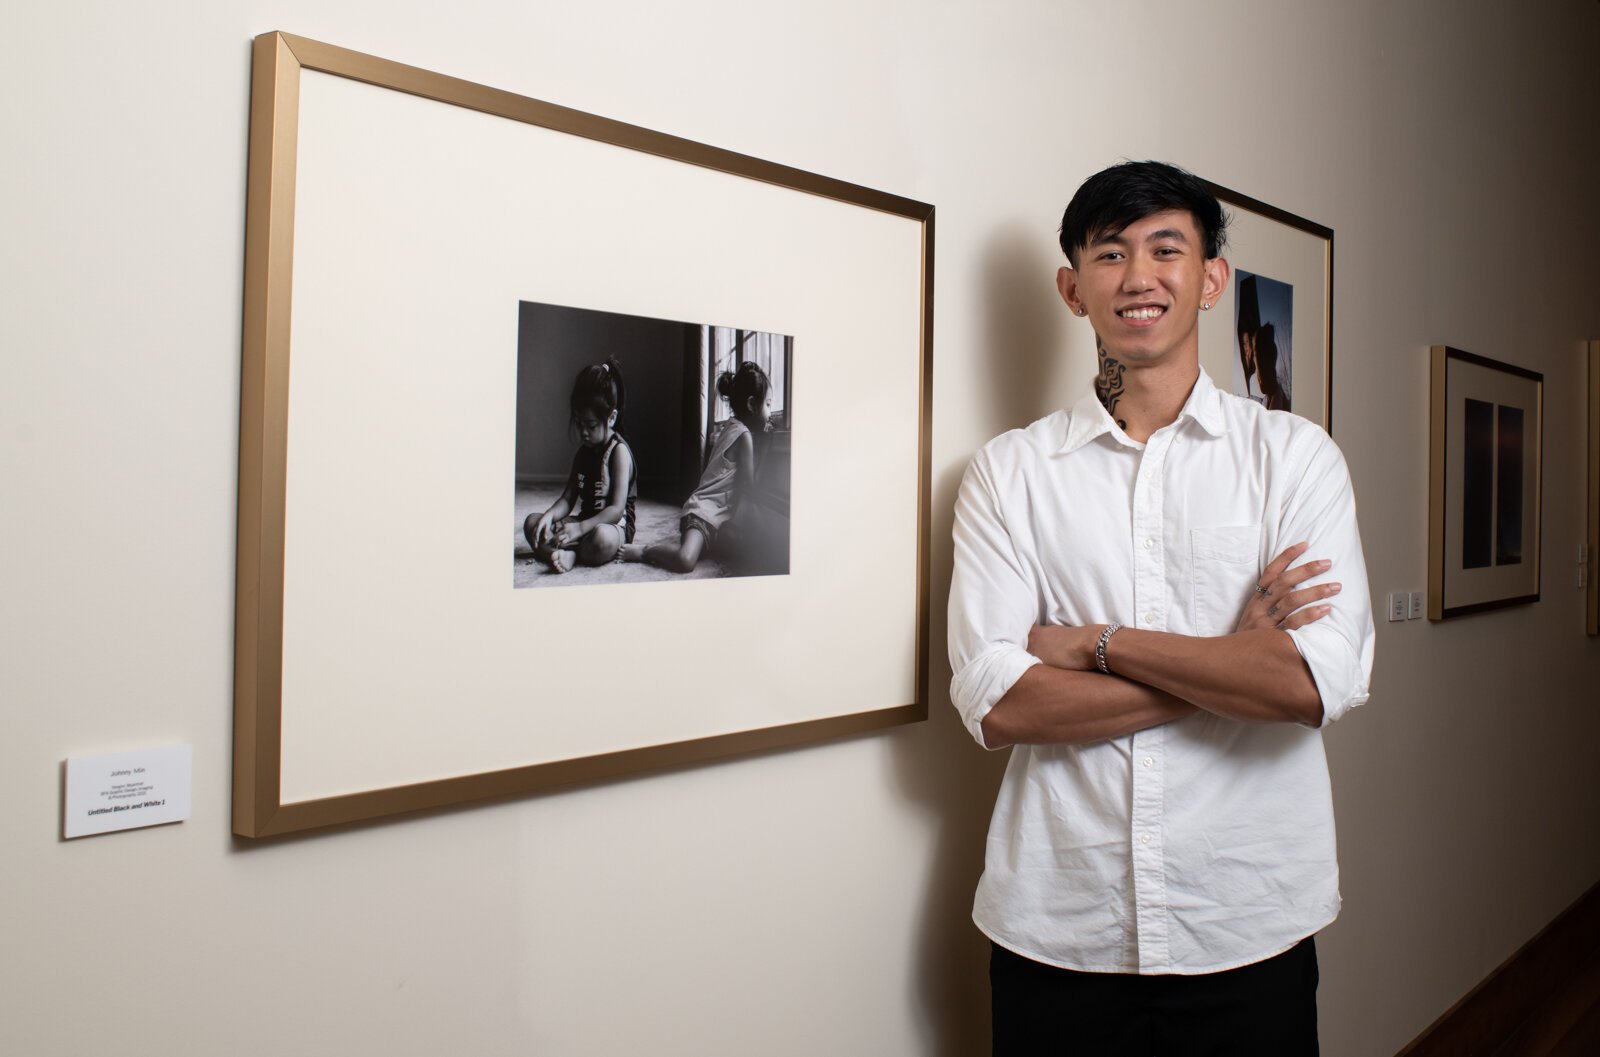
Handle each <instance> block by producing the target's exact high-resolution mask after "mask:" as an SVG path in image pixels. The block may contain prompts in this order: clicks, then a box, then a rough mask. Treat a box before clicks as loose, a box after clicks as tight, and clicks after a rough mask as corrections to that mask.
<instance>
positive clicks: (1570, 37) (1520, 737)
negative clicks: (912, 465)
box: [0, 0, 1600, 1057]
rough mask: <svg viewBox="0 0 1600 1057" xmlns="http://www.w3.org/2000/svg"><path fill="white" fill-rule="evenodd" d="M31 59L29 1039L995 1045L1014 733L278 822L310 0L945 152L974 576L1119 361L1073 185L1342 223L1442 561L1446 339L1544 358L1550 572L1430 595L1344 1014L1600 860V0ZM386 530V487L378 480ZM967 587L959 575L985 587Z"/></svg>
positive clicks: (912, 186) (884, 149)
mask: <svg viewBox="0 0 1600 1057" xmlns="http://www.w3.org/2000/svg"><path fill="white" fill-rule="evenodd" d="M13 8H14V9H13V10H11V11H9V12H8V15H9V17H8V20H7V22H8V30H9V33H8V41H9V43H10V45H11V46H10V48H9V49H8V58H7V61H6V62H5V63H4V64H0V98H3V99H5V101H6V102H5V105H4V107H0V133H3V140H4V142H5V144H6V151H5V156H6V163H5V164H4V165H3V166H0V210H3V223H0V230H3V231H4V238H3V240H0V262H3V266H4V283H3V285H0V290H3V293H0V298H3V302H0V306H3V307H0V357H3V360H0V363H3V367H4V384H3V385H0V585H3V586H0V651H3V656H0V702H3V708H4V728H3V735H0V804H4V811H3V812H0V949H3V950H4V951H5V956H4V957H3V958H0V1051H4V1052H6V1053H16V1054H28V1055H30V1057H32V1055H57V1054H60V1055H71V1054H83V1053H90V1052H107V1053H119V1054H129V1055H134V1054H169V1055H170V1054H197V1055H198V1054H207V1055H209V1054H220V1053H226V1054H232V1055H238V1057H269V1055H271V1057H278V1055H282V1054H290V1053H295V1054H363V1053H370V1054H383V1055H385V1057H405V1055H424V1054H428V1055H432V1054H440V1053H464V1054H479V1055H490V1054H540V1055H551V1057H565V1055H596V1054H599V1055H611V1054H652V1055H668V1057H670V1055H678V1054H682V1055H690V1054H693V1055H705V1054H763V1055H769V1057H781V1055H790V1054H792V1055H801V1054H806V1055H809V1054H816V1053H838V1054H872V1055H874V1057H898V1055H905V1057H912V1055H921V1054H933V1055H938V1057H964V1055H969V1054H981V1053H983V1052H986V1046H987V1043H986V1037H987V1012H986V1002H987V993H986V985H985V982H984V964H983V962H984V956H985V947H984V945H983V944H982V943H981V942H979V940H978V938H977V936H976V935H975V933H974V932H973V930H972V929H971V927H970V925H969V924H968V922H967V917H966V915H967V911H968V907H969V900H970V896H971V891H972V885H973V883H974V881H975V880H976V876H977V872H978V869H979V865H980V861H981V850H982V843H983V832H984V825H985V821H986V819H987V814H988V809H989V805H990V802H991V800H992V798H993V795H994V791H995V788H996V785H997V783H998V780H999V767H1000V765H1001V763H1002V760H1001V758H1000V757H999V756H990V755H986V754H984V753H982V752H980V751H979V750H978V749H977V748H976V747H974V746H973V745H972V744H971V743H970V742H969V741H968V740H967V739H966V736H965V734H963V733H962V731H961V730H960V728H959V726H958V724H957V723H956V722H955V718H954V715H953V713H952V712H951V710H950V709H949V707H948V698H947V696H946V694H945V692H944V689H943V687H944V685H945V684H946V682H947V681H948V677H949V671H948V667H947V666H946V664H945V663H944V662H943V660H942V651H940V655H939V656H937V657H936V659H935V663H934V670H933V673H932V682H933V685H934V687H935V694H934V700H933V717H932V719H931V720H930V721H929V722H927V723H925V724H921V725H917V726H914V727H909V728H903V729H900V730H897V731H894V732H891V733H888V734H881V735H875V736H871V737H862V738H857V739H853V740H849V741H845V742H842V743H834V744H829V745H823V746H817V747H810V748H803V749H798V750H794V751H789V752H782V753H777V754H772V755H768V756H764V757H760V758H755V759H746V760H740V761H735V762H730V763H722V764H717V765H712V766H706V767H700V768H694V769H688V770H683V771H679V772H676V773H672V774H668V775H664V776H657V777H647V778H639V779H636V780H631V781H625V782H617V783H613V784H609V785H605V786H601V787H596V788H587V789H578V790H570V791H566V792H559V793H553V794H549V795H544V796H537V797H529V798H525V799H521V800H515V801H511V802H502V803H497V804H493V805H490V806H486V807H478V808H471V809H465V810H459V811H451V812H441V813H436V814H432V815H429V816H427V817H422V818H410V819H402V820H395V821H392V822H388V823H384V824H378V825H371V826H366V827H359V828H355V829H351V830H345V831H342V832H336V833H321V834H311V835H307V836H303V837H299V838H296V839H290V840H283V841H278V842H265V843H260V844H244V843H239V842H235V841H234V840H233V839H232V838H231V837H230V836H229V833H228V829H229V806H228V796H229V752H230V733H231V716H230V709H231V687H232V617H233V562H234V496H235V484H236V459H237V426H238V385H239V365H238V364H239V331H240V287H241V261H242V254H243V230H244V174H245V145H246V119H247V112H248V111H247V106H248V88H249V80H248V78H249V41H250V38H251V37H252V36H253V35H254V34H256V33H259V32H263V31H267V30H273V29H282V30H287V31H290V32H293V33H297V34H301V35H304V36H309V37H313V38H316V39H320V40H326V41H329V42H332V43H336V44H342V45H345V46H348V47H352V48H355V49H358V50H362V51H367V52H371V53H373V54H377V55H382V56H385V57H388V58H393V59H398V60H400V61H403V62H408V63H411V64H414V65H418V66H422V67H426V68H429V69H435V70H439V71H443V72H446V73H450V74H455V75H457V76H461V77H465V78H468V79H471V80H476V81H480V82H483V83H486V84H490V85H494V86H498V87H502V88H507V89H510V90H512V91H515V92H519V93H522V94H525V95H532V96H536V97H540V98H545V99H549V100H552V101H554V102H558V103H562V104H565V105H568V106H572V107H577V108H579V109H583V110H588V111H592V112H595V113H599V114H604V115H607V116H611V117H616V118H620V119H623V120H626V121H630V122H633V123H636V124H640V125H644V126H647V127H650V128H657V129H661V130H663V131H667V132H671V133H674V134H676V135H680V136H685V137H688V138H692V139H697V140H701V141H704V142H707V143H711V144H715V145H718V146H721V147H727V148H731V149H734V150H737V151H741V152H743V153H747V154H752V155H756V156H758V157H762V158H768V159H771V160H774V161H778V162H783V163H787V164H790V165H795V166H799V167H802V168H806V169H810V170H813V171H816V172H820V173H824V174H827V175H829V176H834V177H839V178H842V179H846V180H850V181H854V182H858V183H862V184H866V185H868V186H872V187H878V188H882V189H885V190H888V191H892V192H895V193H898V194H902V195H905V196H908V197H912V198H917V199H921V200H924V201H928V202H932V203H934V204H935V205H936V206H937V207H938V210H939V213H938V290H937V320H936V336H937V349H936V378H935V409H934V410H935V437H934V450H933V479H934V495H933V501H934V524H933V528H934V539H935V545H934V553H933V557H934V578H935V583H934V596H935V598H936V600H937V605H938V607H939V610H942V602H943V598H944V594H945V591H946V589H947V587H948V581H949V569H948V567H949V560H950V548H949V544H948V536H949V528H950V505H951V502H952V499H953V496H954V490H955V487H956V484H957V482H958V480H959V477H960V474H961V472H962V469H963V467H964V466H965V463H966V460H967V459H968V458H969V457H970V455H971V453H972V451H973V450H974V449H975V448H976V447H977V446H978V445H979V444H981V443H982V442H983V441H984V440H986V439H987V438H988V437H990V436H991V435H993V434H995V433H996V432H999V431H1001V430H1003V429H1006V428H1008V427H1011V426H1015V425H1020V424H1023V423H1026V422H1028V421H1029V420H1031V419H1033V418H1036V417H1038V416H1039V415H1042V414H1044V413H1046V412H1048V411H1049V410H1051V409H1052V408H1054V407H1056V406H1058V405H1060V404H1062V403H1064V402H1066V401H1068V400H1070V399H1071V398H1072V397H1073V396H1074V395H1075V393H1076V391H1077V390H1078V388H1080V387H1081V386H1082V385H1083V384H1085V382H1086V380H1087V378H1088V377H1089V375H1090V371H1091V364H1090V360H1091V354H1092V343H1091V339H1090V336H1089V334H1088V332H1087V331H1086V330H1085V329H1084V328H1083V326H1082V325H1081V324H1078V323H1074V322H1071V321H1069V320H1068V318H1067V317H1066V315H1065V313H1064V311H1063V309H1062V307H1061V306H1060V305H1059V304H1058V303H1057V302H1056V299H1055V294H1054V290H1053V287H1052V274H1053V271H1054V269H1055V267H1056V265H1057V253H1056V251H1055V249H1054V246H1053V241H1052V228H1053V227H1054V225H1055V223H1056V222H1057V220H1058V218H1059V212H1060V209H1061V207H1062V205H1063V204H1064V202H1065V199H1066V197H1067V196H1068V195H1069V194H1070V192H1071V190H1072V188H1073V187H1074V186H1075V185H1076V184H1077V182H1078V181H1079V180H1081V179H1082V178H1083V177H1084V176H1086V175H1087V174H1089V173H1090V172H1092V171H1094V170H1095V169H1098V168H1100V167H1101V166H1103V165H1105V164H1108V163H1110V162H1112V161H1115V160H1117V159H1118V158H1121V157H1135V158H1138V157H1160V158H1166V159H1170V160H1174V161H1177V162H1180V163H1182V164H1185V165H1187V166H1189V167H1190V168H1192V169H1195V170H1196V171H1198V172H1200V173H1201V174H1203V175H1205V176H1207V177H1210V178H1211V179H1214V180H1217V181H1218V182H1220V183H1223V184H1226V185H1228V186H1231V187H1234V188H1236V189H1238V190H1240V191H1242V192H1244V193H1246V194H1249V195H1253V196H1255V197H1258V198H1261V199H1264V200H1266V201H1269V202H1272V203H1274V204H1277V205H1280V206H1282V207H1284V208H1287V209H1290V210H1292V211H1295V212H1298V213H1301V214H1303V215H1305V216H1308V217H1311V218H1313V219H1315V220H1318V221H1320V222H1322V223H1325V224H1328V225H1330V226H1331V227H1333V228H1334V229H1335V231H1336V232H1337V244H1336V247H1337V275H1336V290H1335V300H1336V307H1335V318H1336V324H1335V346H1336V352H1335V364H1336V368H1335V380H1334V400H1333V406H1334V430H1333V431H1334V436H1335V438H1336V439H1337V440H1338V442H1339V443H1340V445H1341V446H1342V447H1343V448H1344V450H1345V452H1346V454H1347V456H1348V458H1349V462H1350V466H1351V469H1352V472H1353V474H1354V478H1355V484H1356V491H1357V496H1358V501H1359V504H1360V509H1361V519H1362V527H1363V532H1364V536H1365V540H1366V545H1367V552H1368V564H1369V568H1370V573H1371V576H1372V582H1371V587H1372V589H1373V591H1374V594H1375V595H1379V596H1381V595H1382V594H1384V593H1386V592H1387V591H1389V590H1399V589H1410V588H1422V587H1424V586H1425V584H1426V555H1427V545H1426V540H1427V535H1426V530H1427V523H1426V522H1427V499H1426V496H1427V412H1428V407H1427V347H1428V346H1429V345H1430V344H1434V343H1449V344H1452V345H1456V346H1458V347H1461V348H1464V349H1467V350H1469V351H1472V352H1476V353H1480V354H1484V355H1489V356H1494V357H1498V358H1502V359H1506V360H1510V361H1513V362H1516V363H1519V364H1522V365H1524V366H1527V367H1530V368H1533V369H1535V370H1540V371H1543V372H1544V375H1545V379H1546V383H1547V404H1546V426H1545V444H1546V448H1545V455H1546V457H1545V476H1544V484H1545V508H1544V528H1543V540H1542V542H1543V546H1544V556H1545V566H1544V580H1543V588H1544V597H1543V601H1542V602H1540V603H1539V604H1538V605H1535V606H1529V607H1523V608H1519V609H1516V610H1511V611H1503V612H1500V613H1496V614H1491V615H1484V616H1476V617H1469V618H1464V619H1460V620H1457V621H1453V622H1451V623H1448V624H1444V625H1437V626H1435V625H1430V624H1428V623H1427V622H1425V621H1412V622H1407V623H1404V624H1388V623H1382V624H1380V625H1379V628H1378V635H1379V642H1378V662H1377V664H1378V667H1377V673H1376V685H1375V688H1374V694H1373V699H1372V703H1371V704H1370V705H1368V706H1367V707H1365V708H1363V709H1360V710H1359V711H1357V712H1356V713H1355V714H1353V715H1352V716H1350V717H1349V718H1348V719H1347V720H1345V721H1343V722H1342V723H1341V724H1340V725H1339V726H1337V727H1336V728H1334V729H1333V730H1332V731H1331V732H1330V734H1329V735H1328V744H1329V751H1330V757H1331V760H1332V766H1333V773H1334V785H1335V796H1336V800H1337V808H1338V815H1339V827H1340V836H1341V841H1340V848H1341V855H1342V860H1343V865H1344V873H1343V891H1344V897H1345V911H1344V915H1343V917H1342V918H1341V919H1340V920H1339V922H1338V923H1336V924H1335V925H1334V926H1333V927H1332V928H1330V929H1329V930H1328V932H1327V933H1326V934H1325V935H1324V937H1323V938H1322V941H1321V944H1320V949H1321V951H1322V959H1323V981H1324V983H1323V988H1322V993H1321V1009H1322V1017H1323V1023H1324V1040H1325V1051H1324V1052H1326V1053H1328V1054H1329V1055H1330V1057H1367V1055H1373V1054H1384V1053H1392V1052H1393V1051H1394V1050H1395V1049H1397V1048H1398V1047H1399V1046H1401V1045H1402V1044H1403V1043H1405V1042H1406V1041H1407V1040H1408V1039H1410V1038H1411V1037H1412V1036H1413V1035H1414V1034H1415V1033H1416V1032H1417V1031H1418V1030H1420V1029H1421V1028H1422V1027H1423V1026H1425V1025H1426V1024H1427V1023H1428V1022H1429V1021H1430V1020H1431V1019H1432V1018H1433V1017H1434V1016H1435V1015H1437V1014H1438V1013H1439V1012H1440V1011H1442V1010H1443V1009H1444V1008H1445V1007H1446V1006H1448V1005H1449V1004H1450V1002H1452V1001H1453V1000H1454V999H1455V998H1456V997H1458V996H1459V995H1460V994H1461V993H1462V992H1464V991H1465V990H1466V989H1467V988H1468V987H1470V986H1471V985H1472V984H1473V983H1474V982H1475V981H1476V980H1478V979H1479V978H1480V977H1481V976H1482V975H1483V974H1484V973H1486V972H1487V971H1489V970H1490V969H1491V968H1493V967H1494V966H1495V965H1496V964H1497V963H1498V962H1499V961H1500V960H1501V959H1503V958H1504V957H1505V956H1506V955H1508V954H1509V953H1510V952H1511V951H1512V950H1514V949H1515V948H1516V947H1517V946H1518V944H1519V943H1521V942H1522V941H1523V940H1524V939H1526V938H1527V937H1528V936H1530V935H1531V934H1532V933H1533V932H1535V931H1536V930H1537V929H1538V928H1540V927H1541V926H1542V925H1543V924H1544V923H1545V922H1546V921H1548V920H1549V919H1550V918H1552V917H1553V916H1554V915H1555V914H1557V913H1558V912H1559V911H1560V910H1561V909H1563V908H1564V907H1565V906H1567V905H1568V904H1569V903H1570V902H1571V901H1572V900H1574V899H1575V898H1577V897H1578V896H1579V895H1580V894H1581V893H1582V892H1583V891H1585V890H1586V889H1587V888H1588V886H1589V885H1590V884H1591V883H1592V882H1594V881H1595V880H1596V878H1597V877H1600V840H1597V839H1596V836H1595V834H1596V832H1597V831H1600V830H1597V826H1596V817H1597V814H1600V811H1597V809H1600V769H1597V768H1596V767H1595V766H1594V765H1593V763H1592V761H1591V760H1590V756H1591V749H1592V746H1593V745H1594V744H1596V742H1597V740H1600V710H1597V709H1596V708H1595V705H1596V703H1597V696H1600V695H1597V687H1600V640H1596V639H1587V638H1585V637H1584V636H1583V634H1582V623H1581V619H1582V618H1581V592H1579V591H1578V590H1576V589H1575V586H1574V573H1575V552H1576V548H1577V545H1578V543H1579V541H1580V539H1581V538H1582V531H1583V524H1582V517H1583V512H1582V497H1583V465H1582V449H1581V447H1580V440H1579V439H1580V437H1581V436H1582V432H1581V431H1582V426H1583V413H1584V412H1583V400H1582V395H1581V383H1582V381H1583V363H1582V359H1581V352H1582V348H1583V344H1582V343H1583V341H1584V340H1585V339H1588V338H1594V337H1600V299H1597V297H1596V293H1595V291H1596V290H1597V289H1600V254H1597V253H1596V252H1595V247H1596V246H1597V245H1600V206H1597V203H1596V197H1597V196H1596V194H1595V191H1594V186H1595V181H1594V175H1593V174H1594V173H1595V172H1596V171H1597V167H1600V146H1597V142H1596V140H1597V129H1600V122H1597V121H1596V102H1597V99H1596V88H1595V81H1594V78H1593V75H1592V70H1593V59H1594V55H1595V54H1596V48H1597V45H1600V6H1597V5H1595V4H1592V3H1577V2H1557V0H1536V2H1534V3H1531V4H1526V5H1522V6H1521V7H1512V6H1508V5H1504V4H1489V3H1487V2H1472V3H1458V2H1454V0H1427V2H1419V3H1412V4H1388V3H1381V2H1378V0H1358V2H1352V3H1342V4H1327V3H1312V2H1309V0H1293V2H1289V3H1283V2H1278V0H1237V2H1230V3H1223V4H1180V3H1172V2H1165V3H1162V2H1155V0H1140V2H1135V3H1125V2H1110V0H1094V2H1087V0H1085V2H1075V3H1054V4H1043V3H1036V2H1023V0H1007V2H1000V3H991V4H983V5H979V4H968V3H958V2H954V0H945V2H937V3H911V2H899V3H890V2H882V0H874V2H867V3H860V2H850V3H844V2H838V0H811V2H807V3H803V4H802V3H789V4H765V3H749V2H735V0H701V2H690V3H683V4H658V3H648V2H645V0H618V2H615V3H609V4H594V5H575V4H556V3H548V2H537V3H521V4H513V3H509V2H505V0H458V2H456V3H451V4H447V5H439V4H422V3H401V4H394V3H376V2H357V0H334V2H326V0H325V2H320V3H309V2H305V0H282V2H266V0H261V2H256V3H244V2H237V0H233V2H229V0H224V2H213V3H200V2H198V0H173V2H170V3H164V4H138V5H134V4H118V3H108V2H99V3H79V4H71V5H47V4H26V5H13ZM372 517H373V523H374V528H375V530H377V531H381V525H382V521H383V511H381V510H374V511H373V512H372ZM943 631H944V621H943V616H942V612H940V611H936V615H935V624H934V634H935V641H936V642H938V641H942V635H943ZM175 741H187V742H192V743H193V745H194V749H195V754H194V758H195V788H194V794H195V807H194V814H193V818H192V819H191V820H190V821H188V822H186V823H183V824H182V825H177V826H168V827H165V828H161V829H155V830H145V831H134V832H129V833H121V834H113V835H109V836H104V837H97V838H91V839H86V840H80V841H76V842H72V843H63V842H61V841H60V840H59V839H58V833H59V825H60V823H59V810H60V809H59V802H58V801H59V796H60V773H59V771H60V761H61V760H62V759H63V758H64V757H66V756H68V755H76V754H85V753H92V752H97V751H111V750H116V749H124V748H133V747H138V746H140V745H153V744H163V743H167V742H175Z"/></svg>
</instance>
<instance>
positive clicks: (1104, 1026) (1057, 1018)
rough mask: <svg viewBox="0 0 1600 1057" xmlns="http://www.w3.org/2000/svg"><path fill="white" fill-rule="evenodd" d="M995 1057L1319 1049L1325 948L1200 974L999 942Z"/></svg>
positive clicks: (1203, 1055)
mask: <svg viewBox="0 0 1600 1057" xmlns="http://www.w3.org/2000/svg"><path fill="white" fill-rule="evenodd" d="M989 984H990V988H991V990H992V994H993V1000H994V1057H1316V1054H1317V950H1316V947H1315V946H1314V945H1313V943H1312V942H1311V940H1310V939H1305V940H1302V941H1300V942H1299V943H1298V944H1296V945H1295V946H1293V947H1291V948H1289V949H1288V950H1287V951H1284V952H1283V953H1282V954H1280V955H1277V956H1276V957H1273V958H1268V959H1267V960H1266V961H1264V962H1257V963H1255V964H1254V965H1246V966H1242V967H1240V968H1238V969H1228V970H1225V971H1223V972H1220V973H1207V974H1205V975H1201V976H1176V975H1173V976H1138V975H1135V974H1129V973H1081V972H1074V971H1073V970H1070V969H1057V968H1055V967H1054V966H1050V965H1042V964H1040V963H1039V962H1036V961H1033V960H1032V959H1029V958H1024V957H1022V956H1021V955H1020V954H1015V953H1013V952H1011V951H1008V950H1006V949H1005V948H1004V947H1001V946H1000V945H998V944H995V945H994V947H993V950H992V952H991V954H990V959H989Z"/></svg>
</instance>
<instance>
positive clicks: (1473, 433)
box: [1428, 345, 1544, 620]
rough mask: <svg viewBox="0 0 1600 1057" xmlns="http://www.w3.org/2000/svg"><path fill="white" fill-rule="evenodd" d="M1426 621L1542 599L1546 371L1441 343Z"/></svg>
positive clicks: (1435, 354) (1434, 398)
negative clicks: (1542, 493)
mask: <svg viewBox="0 0 1600 1057" xmlns="http://www.w3.org/2000/svg"><path fill="white" fill-rule="evenodd" d="M1431 368H1432V371H1431V383H1432V385H1431V408H1430V425H1431V428H1432V443H1431V446H1430V457H1429V473H1428V483H1429V530H1430V531H1429V546H1428V619H1429V620H1446V619H1448V618H1450V617H1456V616H1462V615H1465V614H1468V613H1477V612H1481V611H1483V610H1487V609H1498V608H1501V607H1503V606H1514V605H1524V604H1527V603H1531V602H1537V601H1538V600H1539V558H1540V555H1539V526H1540V502H1541V495H1540V484H1541V472H1542V467H1543V455H1544V376H1543V375H1542V374H1539V373H1538V372H1536V371H1530V370H1528V369H1526V368H1523V367H1518V366H1516V365H1514V364H1510V363H1505V362H1502V361H1500V360H1494V359H1490V358H1489V357H1487V356H1478V355H1474V354H1473V353H1470V352H1463V351H1462V350H1460V349H1456V348H1451V347H1450V346H1447V345H1435V346H1433V349H1432V364H1431Z"/></svg>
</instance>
